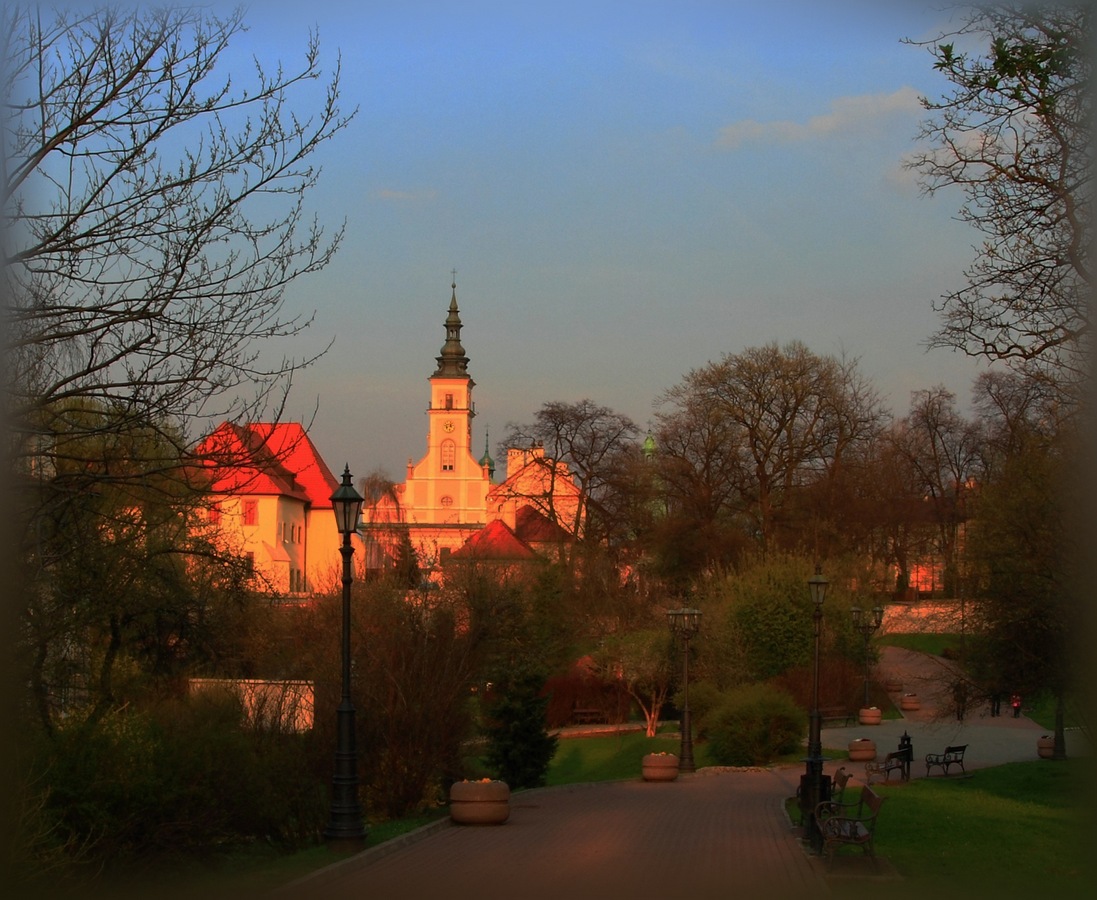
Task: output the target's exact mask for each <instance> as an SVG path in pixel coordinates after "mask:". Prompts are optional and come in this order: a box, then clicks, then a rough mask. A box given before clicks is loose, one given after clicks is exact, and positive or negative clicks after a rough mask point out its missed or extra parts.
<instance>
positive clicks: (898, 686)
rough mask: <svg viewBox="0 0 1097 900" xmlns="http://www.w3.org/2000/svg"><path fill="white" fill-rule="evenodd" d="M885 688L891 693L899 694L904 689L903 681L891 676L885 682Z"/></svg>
mask: <svg viewBox="0 0 1097 900" xmlns="http://www.w3.org/2000/svg"><path fill="white" fill-rule="evenodd" d="M884 688H885V690H887V692H888V693H889V694H898V693H899V692H900V691H901V690H902V689H903V682H901V681H898V680H896V679H894V678H889V679H888V680H887V681H885V682H884Z"/></svg>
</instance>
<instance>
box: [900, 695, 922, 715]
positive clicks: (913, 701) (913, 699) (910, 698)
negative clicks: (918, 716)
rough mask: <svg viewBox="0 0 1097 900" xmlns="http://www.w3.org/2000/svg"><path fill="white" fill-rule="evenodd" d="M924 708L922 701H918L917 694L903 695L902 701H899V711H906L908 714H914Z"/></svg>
mask: <svg viewBox="0 0 1097 900" xmlns="http://www.w3.org/2000/svg"><path fill="white" fill-rule="evenodd" d="M921 708H922V701H921V700H919V699H918V695H917V694H903V697H902V699H901V700H900V701H899V709H903V710H906V711H907V712H914V711H915V710H919V709H921Z"/></svg>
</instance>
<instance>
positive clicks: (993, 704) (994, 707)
mask: <svg viewBox="0 0 1097 900" xmlns="http://www.w3.org/2000/svg"><path fill="white" fill-rule="evenodd" d="M1001 714H1002V692H1001V691H994V692H993V693H992V694H991V695H990V715H991V718H993V717H994V716H1000V715H1001Z"/></svg>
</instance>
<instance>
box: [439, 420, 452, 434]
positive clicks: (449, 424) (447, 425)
mask: <svg viewBox="0 0 1097 900" xmlns="http://www.w3.org/2000/svg"><path fill="white" fill-rule="evenodd" d="M442 427H443V428H444V429H445V430H446V431H453V422H452V421H451V420H449V419H446V421H444V422H443V423H442Z"/></svg>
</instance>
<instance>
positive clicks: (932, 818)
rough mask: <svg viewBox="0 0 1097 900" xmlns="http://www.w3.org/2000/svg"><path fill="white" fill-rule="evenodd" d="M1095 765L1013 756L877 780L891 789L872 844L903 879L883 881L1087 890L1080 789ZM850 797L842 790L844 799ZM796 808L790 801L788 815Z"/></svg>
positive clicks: (986, 892)
mask: <svg viewBox="0 0 1097 900" xmlns="http://www.w3.org/2000/svg"><path fill="white" fill-rule="evenodd" d="M1091 765H1092V761H1091V760H1089V759H1076V760H1067V761H1065V762H1061V763H1058V762H1057V763H1051V764H1049V763H1046V762H1039V761H1033V762H1024V763H1010V764H1008V765H1004V766H996V767H994V768H991V769H981V770H979V771H978V772H976V773H974V774H973V776H972V777H970V778H957V779H951V778H950V779H945V778H931V779H926V778H919V779H915V780H914V781H911V782H909V783H907V784H903V785H887V784H880V785H874V786H873V790H875V791H876V792H877V793H878V794H880V795H881V796H882V797H886V798H887V802H886V803H885V804H884V807H883V809H882V810H881V813H880V820H879V822H878V824H877V831H876V850H877V853H878V854H879V855H881V856H883V857H886V858H887V859H888V860H889V861H890V862H891V864H892V865H893V866H894V867H895V868H896V870H897V871H898V872H899V873H900V874H901V875H903V876H904V878H905V879H906V881H904V882H902V883H900V884H898V885H895V886H894V889H893V887H892V886H890V885H889V887H888V889H887V892H886V893H887V895H888V896H889V897H903V898H906V897H912V898H913V897H919V898H920V897H936V898H941V897H948V898H951V897H957V898H959V897H963V898H971V897H998V898H1005V897H1016V896H1037V895H1048V896H1054V897H1070V898H1074V897H1081V896H1083V894H1084V895H1085V896H1087V897H1088V896H1090V895H1091V892H1092V888H1093V886H1094V880H1093V876H1094V874H1095V870H1094V866H1093V863H1092V857H1091V856H1087V852H1088V850H1089V846H1088V844H1089V841H1090V836H1091V835H1092V834H1093V830H1092V829H1093V825H1094V821H1093V817H1092V815H1091V813H1090V809H1089V805H1088V804H1086V803H1084V802H1082V800H1080V795H1081V796H1087V795H1088V793H1089V792H1088V790H1086V791H1083V790H1081V788H1082V785H1083V784H1085V783H1088V779H1089V777H1090V775H1089V770H1090V768H1091ZM853 797H854V793H853V792H852V791H849V790H847V792H846V799H847V800H850V799H852V798H853ZM797 812H798V811H797V810H796V809H795V808H793V811H792V816H793V821H796V818H797ZM842 852H843V853H850V852H853V851H851V850H848V849H847V850H844V851H842ZM856 853H858V854H859V853H860V851H859V850H858V851H856ZM836 895H837V896H840V897H850V898H859V897H866V898H867V897H878V896H879V895H880V888H879V885H868V884H865V885H855V884H852V883H847V884H843V885H842V886H841V887H840V889H838V890H836Z"/></svg>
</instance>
